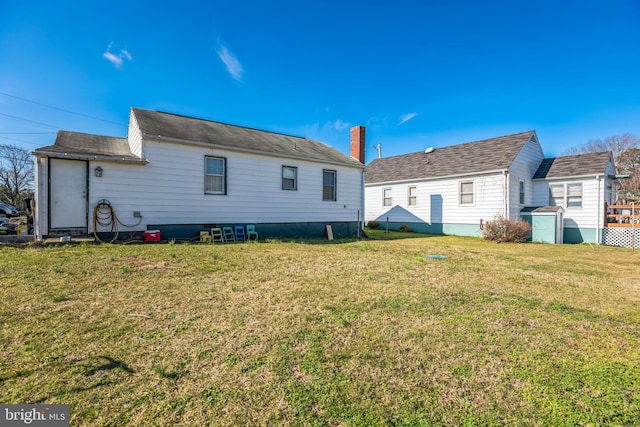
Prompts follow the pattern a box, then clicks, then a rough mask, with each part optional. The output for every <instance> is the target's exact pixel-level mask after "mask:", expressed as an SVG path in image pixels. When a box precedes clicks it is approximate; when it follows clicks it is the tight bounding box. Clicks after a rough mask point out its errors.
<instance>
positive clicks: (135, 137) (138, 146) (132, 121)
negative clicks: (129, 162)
mask: <svg viewBox="0 0 640 427" xmlns="http://www.w3.org/2000/svg"><path fill="white" fill-rule="evenodd" d="M127 142H128V143H129V150H131V153H132V154H133V155H134V156H138V157H140V158H144V153H143V152H142V151H143V150H142V132H140V128H139V127H138V120H137V119H136V116H135V114H133V111H132V112H131V113H130V115H129V130H128V133H127Z"/></svg>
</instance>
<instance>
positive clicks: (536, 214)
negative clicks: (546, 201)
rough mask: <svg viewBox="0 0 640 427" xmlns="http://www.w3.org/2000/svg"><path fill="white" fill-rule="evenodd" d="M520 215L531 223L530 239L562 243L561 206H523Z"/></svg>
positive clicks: (562, 221) (562, 217) (562, 215)
mask: <svg viewBox="0 0 640 427" xmlns="http://www.w3.org/2000/svg"><path fill="white" fill-rule="evenodd" d="M520 216H521V217H522V219H523V220H524V221H527V222H528V223H529V224H531V241H532V242H541V243H562V242H563V239H562V235H563V233H564V209H562V207H561V206H542V207H538V208H535V207H531V208H523V209H522V210H521V211H520Z"/></svg>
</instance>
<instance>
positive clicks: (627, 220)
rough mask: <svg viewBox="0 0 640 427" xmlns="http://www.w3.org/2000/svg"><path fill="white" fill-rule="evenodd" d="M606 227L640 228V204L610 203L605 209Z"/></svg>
mask: <svg viewBox="0 0 640 427" xmlns="http://www.w3.org/2000/svg"><path fill="white" fill-rule="evenodd" d="M605 216H606V217H605V227H635V228H640V206H638V205H636V204H633V205H609V206H607V207H606V209H605Z"/></svg>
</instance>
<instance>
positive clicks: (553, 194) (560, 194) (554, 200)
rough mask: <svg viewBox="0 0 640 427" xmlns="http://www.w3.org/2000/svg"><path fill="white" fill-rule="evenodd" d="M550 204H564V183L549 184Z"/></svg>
mask: <svg viewBox="0 0 640 427" xmlns="http://www.w3.org/2000/svg"><path fill="white" fill-rule="evenodd" d="M549 204H550V205H551V206H564V184H553V185H550V186H549Z"/></svg>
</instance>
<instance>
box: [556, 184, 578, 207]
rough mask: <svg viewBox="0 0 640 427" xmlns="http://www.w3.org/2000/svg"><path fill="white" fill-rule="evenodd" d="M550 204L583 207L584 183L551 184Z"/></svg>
mask: <svg viewBox="0 0 640 427" xmlns="http://www.w3.org/2000/svg"><path fill="white" fill-rule="evenodd" d="M549 205H551V206H562V207H563V208H565V209H566V208H581V207H582V183H581V182H574V183H566V184H551V185H550V186H549Z"/></svg>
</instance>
